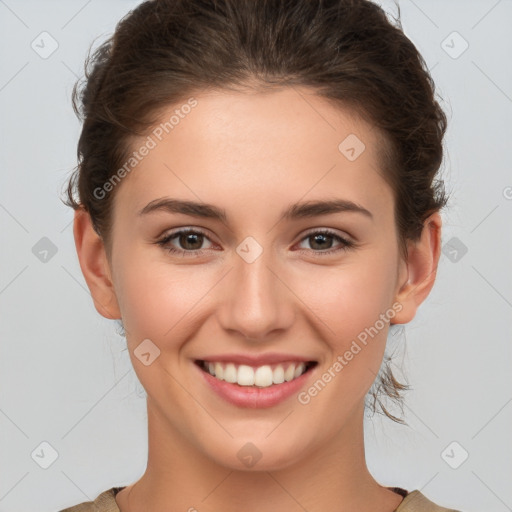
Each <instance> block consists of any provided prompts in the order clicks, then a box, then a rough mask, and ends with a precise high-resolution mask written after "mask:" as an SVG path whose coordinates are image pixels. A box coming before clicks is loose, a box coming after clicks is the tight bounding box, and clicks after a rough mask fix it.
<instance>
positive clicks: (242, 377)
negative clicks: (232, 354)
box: [215, 364, 254, 386]
mask: <svg viewBox="0 0 512 512" xmlns="http://www.w3.org/2000/svg"><path fill="white" fill-rule="evenodd" d="M215 375H216V376H217V378H218V379H222V377H219V376H218V375H217V372H215ZM237 382H238V384H240V386H254V370H253V369H252V368H251V367H250V366H245V365H244V364H241V365H240V366H239V367H238V378H237Z"/></svg>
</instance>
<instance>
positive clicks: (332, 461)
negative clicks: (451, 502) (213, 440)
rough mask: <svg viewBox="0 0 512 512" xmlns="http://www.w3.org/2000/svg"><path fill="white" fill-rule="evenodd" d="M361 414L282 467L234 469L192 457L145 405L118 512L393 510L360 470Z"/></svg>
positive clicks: (396, 500) (389, 498) (390, 499)
mask: <svg viewBox="0 0 512 512" xmlns="http://www.w3.org/2000/svg"><path fill="white" fill-rule="evenodd" d="M363 413H364V406H363V405H361V406H360V407H359V408H358V410H357V413H356V414H354V415H353V417H352V420H351V421H350V423H349V424H347V425H345V426H344V428H343V429H342V430H341V431H339V432H338V433H337V434H336V435H335V436H333V437H332V438H331V439H323V440H321V439H319V441H318V444H317V445H316V446H314V447H312V448H311V450H310V453H304V455H303V456H302V458H301V459H299V460H298V461H297V462H295V463H293V464H292V465H289V466H288V467H285V468H280V469H278V470H272V471H265V470H264V471H255V470H247V471H241V470H238V469H231V468H228V467H225V466H222V465H219V464H217V463H216V462H215V461H214V460H212V459H211V458H209V457H206V456H205V454H204V453H202V452H199V451H198V450H197V448H196V447H195V446H193V445H192V444H191V443H190V442H189V440H188V439H187V438H186V436H183V435H181V434H180V432H177V431H176V430H174V429H170V425H169V424H168V422H166V420H165V418H164V417H163V416H162V415H161V414H159V412H158V411H157V410H156V409H154V408H152V407H151V406H150V404H149V402H148V433H149V446H148V448H149V451H148V464H147V468H146V472H145V473H144V475H143V476H142V477H141V478H140V479H139V480H138V481H137V482H136V483H135V484H132V485H131V486H128V487H126V488H125V489H124V490H123V491H121V492H120V493H119V494H118V495H117V497H116V501H117V503H118V505H119V507H120V509H121V512H132V511H137V510H144V509H145V510H154V511H164V510H183V511H189V512H198V511H199V512H215V511H219V510H223V511H225V512H235V511H239V510H241V509H244V510H246V511H247V512H257V511H261V510H265V511H266V512H278V511H279V512H281V511H282V510H286V511H289V512H295V511H296V512H304V510H308V511H310V512H313V511H320V510H322V511H336V512H345V511H347V512H348V511H349V510H351V511H352V510H360V511H366V510H368V511H370V510H371V511H372V512H376V511H379V512H392V511H394V510H395V509H396V507H398V505H399V504H400V502H401V501H402V499H403V498H402V497H401V496H399V495H398V494H396V493H394V492H392V491H391V490H390V489H388V488H386V487H383V486H381V485H379V484H378V483H377V482H376V481H375V480H374V478H373V477H372V475H371V474H370V473H369V471H368V469H367V466H366V461H365V453H364V429H363Z"/></svg>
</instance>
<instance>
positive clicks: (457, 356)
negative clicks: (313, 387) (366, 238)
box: [0, 0, 512, 512]
mask: <svg viewBox="0 0 512 512" xmlns="http://www.w3.org/2000/svg"><path fill="white" fill-rule="evenodd" d="M137 3H138V2H137V1H128V0H116V1H113V0H109V1H106V0H103V1H100V0H89V1H84V0H80V1H74V0H73V1H69V0H68V1H64V0H62V1H44V2H43V1H37V2H36V1H21V0H5V1H3V0H0V38H1V39H0V48H1V50H0V51H1V56H0V58H1V66H0V108H1V121H0V129H1V141H2V146H1V151H0V170H1V180H2V185H1V187H0V222H1V231H0V232H1V237H2V242H1V248H2V249H1V253H0V272H1V274H0V308H1V316H0V320H1V323H0V335H1V351H2V352H1V357H0V379H1V384H0V429H1V435H0V511H2V512H3V511H13V512H15V511H28V510H33V511H36V510H37V511H52V510H60V509H61V508H64V507H65V506H70V505H73V504H77V503H80V502H82V501H86V500H90V499H94V498H95V497H96V496H97V495H98V494H99V493H100V492H102V491H104V490H106V489H108V488H110V487H112V486H114V485H127V484H129V483H132V482H133V481H135V480H136V479H138V478H139V476H140V475H141V474H142V473H143V472H144V469H145V463H146V456H147V439H146V436H147V433H146V411H145V400H144V393H143V390H142V388H141V386H140V384H139V383H138V381H137V378H136V376H135V374H134V372H133V370H132V369H131V364H130V361H129V358H128V354H127V352H126V351H125V350H123V348H124V342H123V338H121V337H120V336H119V335H118V334H117V333H116V324H115V322H112V321H108V320H105V319H103V318H102V317H100V316H99V315H98V314H97V312H96V311H95V309H94V307H93V304H92V300H91V297H90V295H89V292H88V290H87V287H86V285H85V281H84V279H83V277H82V274H81V271H80V268H79V265H78V260H77V257H76V253H75V248H74V242H73V237H72V224H71V222H72V211H71V209H69V208H67V207H65V206H64V205H63V204H62V203H61V202H60V201H59V195H60V194H61V191H62V187H63V184H64V183H65V180H66V178H67V177H68V175H69V172H70V170H72V168H73V167H74V166H75V165H76V144H77V140H78V136H79V129H80V126H79V123H78V120H77V119H76V118H75V116H74V113H73V111H72V109H71V103H70V95H71V89H72V86H73V84H74V82H75V80H76V78H77V77H78V76H81V75H82V71H83V62H84V59H85V56H86V53H87V50H88V47H89V45H90V43H91V42H93V40H95V39H96V38H98V40H97V42H98V44H99V42H101V41H103V39H104V38H105V37H106V36H108V35H109V34H110V33H111V32H112V31H113V29H114V27H115V24H116V22H117V21H118V20H119V19H120V18H121V17H122V16H123V15H124V14H126V13H127V12H128V10H129V9H131V8H133V7H134V6H135V5H136V4H137ZM382 5H384V6H385V7H386V8H389V9H390V10H391V11H392V12H396V11H395V9H394V8H393V7H389V6H390V5H392V4H388V3H386V4H382ZM400 6H401V9H402V22H403V25H404V29H405V32H406V34H407V35H408V36H409V37H410V38H411V39H412V40H413V42H414V43H415V44H416V45H417V47H418V48H419V50H420V52H421V53H422V54H423V56H424V58H425V60H426V62H427V64H428V66H429V68H430V69H431V70H432V74H433V77H434V80H435V81H436V84H437V88H438V92H439V94H440V96H441V97H442V98H443V101H442V105H443V107H444V108H445V109H446V111H447V114H448V117H449V130H448V134H447V138H446V148H447V156H446V159H445V164H444V177H445V180H446V183H447V186H448V189H449V191H451V194H452V198H451V206H450V208H449V209H448V210H447V211H446V212H445V213H444V215H443V219H444V234H443V243H444V248H443V255H442V257H441V262H440V268H439V273H438V280H437V283H436V285H435V287H434V290H433V292H432V294H431V296H430V297H429V298H428V300H427V302H426V303H425V304H424V305H423V307H422V308H420V312H419V313H418V315H417V317H416V318H415V319H414V321H413V322H411V323H410V324H408V325H407V326H406V327H405V329H404V331H403V332H401V333H398V335H396V336H395V337H396V339H395V340H391V339H390V342H392V344H393V345H394V346H396V347H398V348H399V349H400V350H399V352H398V356H397V359H396V363H397V365H399V366H400V365H402V366H403V368H404V374H405V376H406V377H407V379H408V381H409V383H410V384H411V385H412V387H413V390H412V391H410V392H409V393H408V394H407V399H406V400H407V401H406V406H405V409H404V412H405V417H406V420H407V421H408V422H409V425H410V426H409V427H405V426H400V425H395V424H393V423H392V422H391V421H390V420H387V419H386V418H382V417H380V416H378V415H376V416H374V417H373V418H370V419H369V420H368V421H367V424H366V430H365V436H366V442H367V459H368V465H369V468H370V470H371V471H372V473H373V474H374V476H375V478H376V479H377V480H378V481H379V482H380V483H381V484H383V485H399V486H402V487H405V488H407V489H410V490H412V489H420V490H421V491H422V492H423V493H424V494H425V495H426V496H428V497H429V498H430V499H432V500H433V501H436V502H439V503H440V504H442V505H444V506H450V507H454V508H458V509H460V510H462V511H467V512H481V511H483V510H485V511H486V512H504V511H506V510H512V485H511V483H512V443H511V441H510V432H512V430H511V426H512V403H511V402H512V379H511V378H510V376H511V372H510V369H511V363H512V343H511V338H512V337H511V330H512V322H511V320H512V315H511V312H512V271H511V265H510V263H511V261H512V259H511V252H512V251H511V249H512V244H511V236H510V224H509V223H510V220H511V218H512V173H511V169H512V166H511V160H512V156H511V141H512V128H511V127H512V67H511V66H512V65H511V62H512V34H511V21H512V2H511V1H510V0H501V1H496V0H492V1H491V0H489V1H487V0H472V1H468V0H457V1H453V0H450V1H446V0H445V1H441V0H440V1H434V0H422V1H420V0H415V1H411V0H407V1H400ZM44 31H46V32H48V33H49V34H50V36H48V35H42V36H41V35H40V34H41V33H42V32H44ZM454 31H456V32H457V33H458V34H459V35H457V34H453V32H454ZM52 40H55V41H56V43H53V42H52ZM465 41H467V44H469V47H468V48H467V49H466V50H465V51H464V52H462V50H464V48H465V45H466V43H465ZM52 44H58V48H57V49H56V50H55V51H54V53H52V54H51V55H49V56H48V55H44V52H49V51H50V50H51V49H52ZM31 45H33V46H34V47H35V48H33V47H32V46H31ZM36 45H38V46H36ZM36 49H37V51H36ZM41 54H43V55H41ZM43 57H46V58H43ZM44 237H46V238H47V239H48V240H49V241H51V243H50V242H49V241H48V240H46V239H44V240H42V241H41V239H43V238H44ZM45 250H47V251H48V252H47V253H45V252H44V251H45ZM55 251H56V252H55ZM465 251H467V252H465ZM390 338H391V334H390ZM398 376H400V374H399V373H398ZM454 441H455V442H456V443H457V444H455V445H451V443H453V442H454ZM43 442H46V443H49V445H51V447H49V446H47V445H42V446H41V443H43ZM449 445H451V446H449ZM447 447H448V449H447ZM53 450H54V451H55V453H56V456H57V459H56V460H55V461H54V462H53V463H51V462H52V460H53V459H52V453H53ZM466 452H467V453H468V457H467V459H466V460H465V461H463V459H464V456H465V453H466ZM38 454H39V455H38ZM462 461H463V462H462ZM50 463H51V465H49V467H48V468H47V469H44V468H43V467H41V466H42V465H43V466H44V465H48V464H50ZM450 464H451V465H450ZM452 466H457V467H456V468H455V467H452Z"/></svg>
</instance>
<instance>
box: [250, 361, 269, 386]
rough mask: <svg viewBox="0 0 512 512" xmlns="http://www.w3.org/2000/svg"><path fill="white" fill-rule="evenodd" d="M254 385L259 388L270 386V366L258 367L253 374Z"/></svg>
mask: <svg viewBox="0 0 512 512" xmlns="http://www.w3.org/2000/svg"><path fill="white" fill-rule="evenodd" d="M254 384H256V386H259V387H260V388H266V387H268V386H272V368H270V366H260V367H259V368H257V369H256V371H255V372H254Z"/></svg>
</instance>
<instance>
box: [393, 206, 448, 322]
mask: <svg viewBox="0 0 512 512" xmlns="http://www.w3.org/2000/svg"><path fill="white" fill-rule="evenodd" d="M441 225H442V221H441V216H440V215H439V213H438V212H436V213H433V214H432V215H430V217H428V218H427V219H426V220H425V223H424V224H423V231H422V233H421V237H420V239H419V240H418V241H416V242H411V243H410V244H409V246H408V257H407V261H406V262H403V265H404V266H405V270H406V272H404V274H405V278H402V281H403V282H400V283H399V284H398V286H399V289H398V291H397V294H396V298H395V300H396V301H397V302H398V303H399V304H401V306H402V309H401V310H400V312H398V313H397V314H396V315H395V317H394V318H393V321H392V322H391V323H393V324H406V323H408V322H410V321H411V320H412V319H413V318H414V316H415V315H416V311H417V309H418V307H419V306H420V304H421V303H422V302H423V301H424V300H425V299H426V298H427V297H428V294H429V293H430V291H431V290H432V287H433V286H434V282H435V279H436V272H437V266H438V263H439V256H440V253H441Z"/></svg>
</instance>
